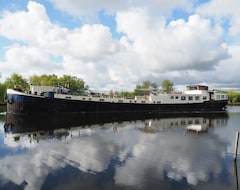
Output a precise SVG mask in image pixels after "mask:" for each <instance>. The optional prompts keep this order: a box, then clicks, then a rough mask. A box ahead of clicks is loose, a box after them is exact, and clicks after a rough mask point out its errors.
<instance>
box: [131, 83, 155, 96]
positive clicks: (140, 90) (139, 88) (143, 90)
mask: <svg viewBox="0 0 240 190" xmlns="http://www.w3.org/2000/svg"><path fill="white" fill-rule="evenodd" d="M156 88H157V84H156V83H151V82H150V81H144V82H143V83H142V85H139V84H138V85H136V87H135V90H134V93H135V95H138V96H144V95H149V93H150V91H151V89H156Z"/></svg>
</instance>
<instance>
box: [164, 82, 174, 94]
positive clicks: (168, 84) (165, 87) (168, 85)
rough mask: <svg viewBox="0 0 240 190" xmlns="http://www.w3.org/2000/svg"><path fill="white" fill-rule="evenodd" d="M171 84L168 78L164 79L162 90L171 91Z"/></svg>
mask: <svg viewBox="0 0 240 190" xmlns="http://www.w3.org/2000/svg"><path fill="white" fill-rule="evenodd" d="M173 85H174V84H173V82H171V81H170V80H164V81H163V82H162V91H163V92H166V93H169V92H171V91H173Z"/></svg>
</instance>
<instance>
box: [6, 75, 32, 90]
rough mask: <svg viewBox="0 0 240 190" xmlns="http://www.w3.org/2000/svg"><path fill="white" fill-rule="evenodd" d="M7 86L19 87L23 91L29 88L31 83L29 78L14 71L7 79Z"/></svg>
mask: <svg viewBox="0 0 240 190" xmlns="http://www.w3.org/2000/svg"><path fill="white" fill-rule="evenodd" d="M4 84H5V86H6V88H16V87H17V88H19V89H21V90H22V91H28V90H29V84H28V81H27V79H25V78H23V77H22V75H19V74H16V73H13V74H12V75H11V77H9V78H7V79H6V81H5V83H4Z"/></svg>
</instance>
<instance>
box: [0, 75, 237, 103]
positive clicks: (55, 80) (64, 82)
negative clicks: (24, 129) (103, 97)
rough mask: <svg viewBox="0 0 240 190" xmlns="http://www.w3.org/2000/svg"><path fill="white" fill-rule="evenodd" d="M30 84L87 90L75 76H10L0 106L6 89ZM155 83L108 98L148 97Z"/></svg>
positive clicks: (0, 90)
mask: <svg viewBox="0 0 240 190" xmlns="http://www.w3.org/2000/svg"><path fill="white" fill-rule="evenodd" d="M30 84H33V85H41V86H59V85H60V86H63V87H67V88H70V89H71V90H72V91H75V92H77V91H83V90H88V89H89V86H88V85H87V84H86V83H85V82H84V81H83V79H81V78H78V77H76V76H70V75H63V76H61V77H58V76H57V75H55V74H51V75H46V74H44V75H33V76H31V77H29V78H28V79H26V78H24V77H23V76H22V75H19V74H17V73H14V74H12V75H11V76H10V77H9V78H7V79H6V80H5V81H4V82H3V83H0V104H1V103H3V102H4V98H5V95H6V90H7V88H15V86H16V85H18V86H19V87H20V88H21V89H22V90H23V91H29V90H30ZM158 86H159V85H157V84H156V83H152V82H150V81H144V82H143V83H142V84H137V85H136V87H135V89H134V90H133V91H121V92H113V91H110V96H114V95H115V94H116V93H117V94H118V95H119V96H124V97H134V96H144V95H149V93H150V91H154V90H157V89H158ZM173 86H174V84H173V82H171V81H170V80H164V81H162V85H161V91H163V92H171V91H173V90H174V88H173ZM228 97H229V103H230V104H233V105H234V104H240V92H236V91H228Z"/></svg>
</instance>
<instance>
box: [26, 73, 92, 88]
mask: <svg viewBox="0 0 240 190" xmlns="http://www.w3.org/2000/svg"><path fill="white" fill-rule="evenodd" d="M30 82H31V84H33V85H41V86H58V85H61V86H63V87H67V88H70V89H71V90H72V91H81V90H83V89H88V86H87V85H85V82H84V81H83V80H82V79H80V78H78V77H76V76H70V75H63V76H62V77H60V78H58V76H57V75H55V74H52V75H41V76H37V75H34V76H32V77H30Z"/></svg>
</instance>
